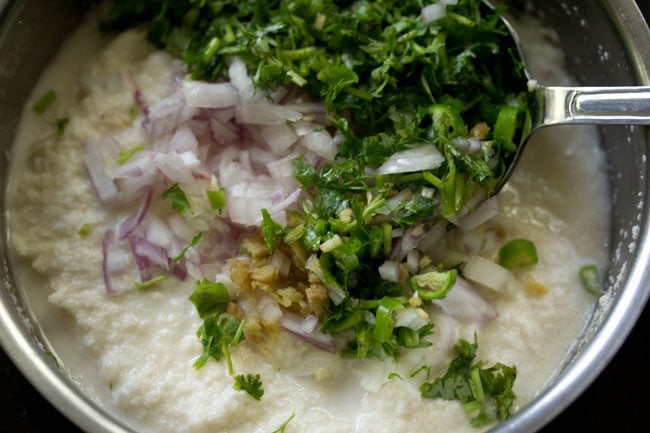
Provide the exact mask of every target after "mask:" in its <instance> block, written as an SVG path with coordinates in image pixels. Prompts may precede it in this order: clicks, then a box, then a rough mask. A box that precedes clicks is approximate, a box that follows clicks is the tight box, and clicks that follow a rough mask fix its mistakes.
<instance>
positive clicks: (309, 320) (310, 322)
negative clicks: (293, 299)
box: [300, 314, 318, 334]
mask: <svg viewBox="0 0 650 433" xmlns="http://www.w3.org/2000/svg"><path fill="white" fill-rule="evenodd" d="M300 327H301V328H302V331H303V332H305V333H306V334H311V333H312V332H314V331H315V330H316V328H317V327H318V318H317V317H316V316H314V315H313V314H310V315H309V316H307V317H305V319H304V320H303V321H302V324H301V325H300Z"/></svg>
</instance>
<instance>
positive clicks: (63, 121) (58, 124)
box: [52, 117, 70, 137]
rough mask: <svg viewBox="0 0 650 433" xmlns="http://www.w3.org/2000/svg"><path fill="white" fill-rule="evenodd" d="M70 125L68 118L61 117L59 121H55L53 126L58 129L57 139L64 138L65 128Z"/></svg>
mask: <svg viewBox="0 0 650 433" xmlns="http://www.w3.org/2000/svg"><path fill="white" fill-rule="evenodd" d="M68 123H70V119H69V118H68V117H59V118H57V119H54V122H52V125H53V126H54V127H55V128H56V135H57V137H62V136H63V134H64V133H65V128H66V127H67V126H68Z"/></svg>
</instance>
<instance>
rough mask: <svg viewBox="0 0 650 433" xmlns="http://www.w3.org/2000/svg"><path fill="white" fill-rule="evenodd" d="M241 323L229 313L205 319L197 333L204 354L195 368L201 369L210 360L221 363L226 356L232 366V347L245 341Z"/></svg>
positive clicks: (213, 315)
mask: <svg viewBox="0 0 650 433" xmlns="http://www.w3.org/2000/svg"><path fill="white" fill-rule="evenodd" d="M241 323H242V322H240V321H239V320H237V318H235V317H234V316H232V315H231V314H228V313H219V312H218V311H215V312H212V313H210V314H208V315H206V316H205V317H204V318H203V324H202V325H201V326H200V327H199V330H198V331H197V332H196V335H197V337H199V341H200V342H201V345H202V346H203V353H202V354H201V356H199V357H198V358H197V359H196V361H194V368H196V369H199V368H201V367H203V366H204V365H205V363H206V362H208V360H209V359H210V358H214V359H215V360H216V361H220V360H221V358H222V357H223V356H225V357H226V358H227V359H226V360H227V361H228V364H229V370H230V366H231V365H232V361H230V347H232V346H236V345H237V344H239V343H240V342H241V340H242V339H243V336H242V333H241V331H240V327H241Z"/></svg>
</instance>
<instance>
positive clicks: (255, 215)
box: [228, 176, 279, 226]
mask: <svg viewBox="0 0 650 433" xmlns="http://www.w3.org/2000/svg"><path fill="white" fill-rule="evenodd" d="M272 193H273V184H269V183H267V182H265V180H264V178H263V177H261V176H260V177H259V178H258V180H256V181H253V182H250V183H238V184H236V185H233V186H232V187H231V188H230V191H228V213H229V215H230V219H231V220H232V221H233V222H235V223H238V224H243V225H248V226H255V225H260V223H261V215H262V209H270V208H272V207H273V202H272V201H271V194H272ZM269 214H271V216H274V215H273V214H272V213H271V212H270V211H269ZM276 221H277V219H276ZM277 222H278V223H279V221H277Z"/></svg>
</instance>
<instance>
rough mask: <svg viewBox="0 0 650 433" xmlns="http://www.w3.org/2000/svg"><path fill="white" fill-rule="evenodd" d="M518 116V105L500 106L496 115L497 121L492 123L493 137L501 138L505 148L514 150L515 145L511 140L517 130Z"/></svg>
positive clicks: (510, 150)
mask: <svg viewBox="0 0 650 433" xmlns="http://www.w3.org/2000/svg"><path fill="white" fill-rule="evenodd" d="M518 117H519V107H513V106H510V105H507V106H504V107H501V109H500V110H499V115H498V116H497V123H496V125H494V138H496V139H499V140H501V142H502V143H503V147H504V148H505V150H507V151H509V152H514V151H516V150H517V146H516V145H515V144H514V143H513V142H512V140H513V139H514V137H515V131H516V130H517V123H518V122H517V118H518Z"/></svg>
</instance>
